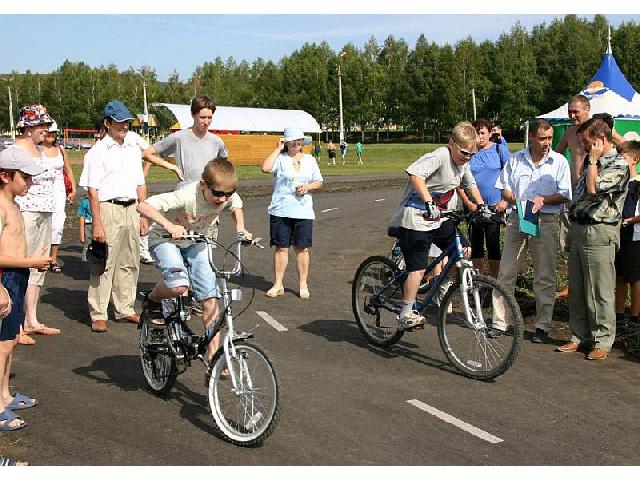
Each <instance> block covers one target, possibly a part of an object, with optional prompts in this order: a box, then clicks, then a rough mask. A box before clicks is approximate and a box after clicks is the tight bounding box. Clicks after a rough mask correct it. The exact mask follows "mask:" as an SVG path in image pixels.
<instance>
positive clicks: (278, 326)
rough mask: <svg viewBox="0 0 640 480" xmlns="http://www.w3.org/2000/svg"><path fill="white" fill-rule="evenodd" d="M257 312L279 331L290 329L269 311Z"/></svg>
mask: <svg viewBox="0 0 640 480" xmlns="http://www.w3.org/2000/svg"><path fill="white" fill-rule="evenodd" d="M256 313H257V314H258V316H260V317H261V318H262V319H263V320H264V321H265V322H267V323H268V324H269V325H271V326H272V327H273V328H275V329H276V330H277V331H279V332H286V331H288V330H289V329H288V328H287V327H285V326H284V325H282V324H281V323H280V322H279V321H277V320H276V319H275V318H273V317H272V316H271V315H269V314H268V313H267V312H256Z"/></svg>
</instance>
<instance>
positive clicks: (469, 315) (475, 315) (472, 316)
mask: <svg viewBox="0 0 640 480" xmlns="http://www.w3.org/2000/svg"><path fill="white" fill-rule="evenodd" d="M461 266H462V269H461V270H462V275H461V277H462V278H461V282H460V288H461V289H462V302H463V304H464V315H465V320H466V321H467V324H468V325H469V326H470V327H471V328H472V329H474V330H481V329H483V328H485V326H486V325H485V322H484V318H483V315H482V303H481V301H480V292H478V289H477V288H474V286H473V268H465V265H461ZM469 292H471V294H472V295H473V308H472V307H471V305H469Z"/></svg>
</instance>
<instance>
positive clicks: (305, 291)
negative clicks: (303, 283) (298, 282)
mask: <svg viewBox="0 0 640 480" xmlns="http://www.w3.org/2000/svg"><path fill="white" fill-rule="evenodd" d="M310 296H311V294H310V293H309V289H308V288H301V289H300V298H301V299H302V300H308V299H309V297H310Z"/></svg>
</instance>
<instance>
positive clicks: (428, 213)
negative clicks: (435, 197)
mask: <svg viewBox="0 0 640 480" xmlns="http://www.w3.org/2000/svg"><path fill="white" fill-rule="evenodd" d="M424 206H425V210H424V213H423V214H422V217H423V218H424V219H425V220H429V221H436V220H439V219H440V209H439V208H438V205H437V204H436V203H435V202H425V204H424Z"/></svg>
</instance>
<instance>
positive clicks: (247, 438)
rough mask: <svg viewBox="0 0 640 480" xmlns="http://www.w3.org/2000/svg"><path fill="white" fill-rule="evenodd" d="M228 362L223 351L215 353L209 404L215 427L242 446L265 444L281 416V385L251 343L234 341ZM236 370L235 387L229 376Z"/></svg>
mask: <svg viewBox="0 0 640 480" xmlns="http://www.w3.org/2000/svg"><path fill="white" fill-rule="evenodd" d="M234 345H235V352H236V354H235V356H234V357H233V358H231V359H230V362H231V365H227V359H226V356H225V354H224V350H223V349H222V348H220V349H219V350H218V352H217V353H216V354H215V355H214V357H213V359H212V362H213V368H212V370H211V378H210V379H209V406H210V407H211V414H212V415H213V419H214V420H215V422H216V427H217V429H218V431H219V432H220V433H221V434H222V436H223V437H224V438H225V439H226V440H227V441H229V442H231V443H233V444H235V445H240V446H243V447H252V446H256V445H260V444H262V442H264V441H265V440H266V439H267V438H268V437H269V436H270V435H271V434H272V433H273V431H274V430H275V428H276V425H277V423H278V420H279V416H280V405H279V404H280V395H281V393H280V387H279V385H278V379H277V377H276V372H275V370H274V369H273V366H272V365H271V361H270V360H269V358H268V357H267V355H266V354H265V352H264V351H263V350H262V349H261V348H260V347H257V346H256V345H252V344H250V343H244V342H243V343H235V344H234ZM230 371H233V374H234V375H235V379H236V387H234V385H233V381H232V380H231V378H230V376H229V375H230Z"/></svg>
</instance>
